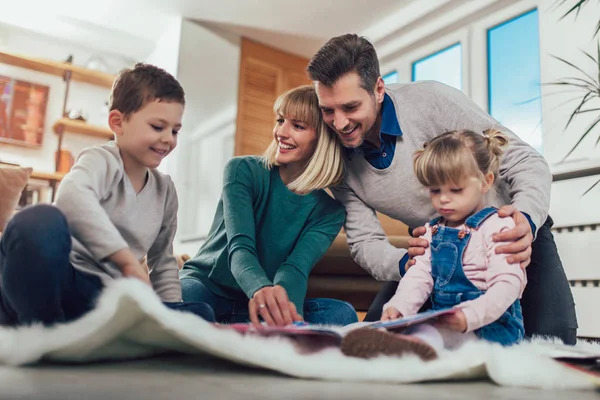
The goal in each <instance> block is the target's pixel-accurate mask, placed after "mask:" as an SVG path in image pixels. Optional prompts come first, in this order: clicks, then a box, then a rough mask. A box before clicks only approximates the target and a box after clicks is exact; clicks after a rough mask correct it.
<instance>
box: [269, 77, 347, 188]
mask: <svg viewBox="0 0 600 400" xmlns="http://www.w3.org/2000/svg"><path fill="white" fill-rule="evenodd" d="M273 110H274V111H275V115H276V116H277V115H282V116H284V117H285V118H288V119H296V120H299V121H302V122H304V123H305V124H307V125H309V126H310V127H311V128H314V129H315V131H316V132H317V146H316V148H315V152H314V153H313V155H312V157H311V158H310V159H309V160H308V162H307V164H306V168H305V169H304V172H303V173H302V174H301V175H300V176H299V177H298V178H296V179H295V180H294V181H293V182H291V183H289V184H288V185H287V187H288V189H290V190H292V191H294V192H297V193H308V192H311V191H313V190H318V189H324V188H326V187H328V186H334V185H337V184H338V183H340V181H341V180H342V178H343V177H344V161H343V158H342V147H341V145H340V143H339V142H338V140H337V138H336V136H335V133H334V132H332V131H331V130H330V129H329V127H328V126H327V125H325V123H324V122H323V117H322V115H321V111H320V110H319V100H318V98H317V93H316V92H315V89H314V87H312V86H309V85H305V86H299V87H297V88H294V89H291V90H289V91H287V92H285V93H284V94H282V95H281V96H279V98H278V99H277V101H276V102H275V105H274V106H273ZM278 146H279V143H278V142H277V140H276V139H273V141H272V142H271V144H270V145H269V147H268V148H267V150H266V151H265V153H264V154H263V158H264V162H265V166H266V167H267V168H269V169H271V168H272V167H273V166H279V164H278V163H277V160H276V159H275V157H276V155H277V147H278Z"/></svg>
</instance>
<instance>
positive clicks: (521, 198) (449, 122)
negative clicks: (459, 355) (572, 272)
mask: <svg viewBox="0 0 600 400" xmlns="http://www.w3.org/2000/svg"><path fill="white" fill-rule="evenodd" d="M308 74H309V76H310V77H311V79H312V80H313V81H314V83H315V88H316V91H317V95H318V97H319V106H320V108H321V111H322V113H323V118H324V120H325V122H326V123H327V125H329V127H331V128H332V129H333V130H334V131H335V132H336V133H337V135H338V137H339V139H340V141H341V143H342V144H343V145H344V146H345V147H346V148H347V151H346V166H347V172H346V177H345V180H344V183H343V184H342V185H340V186H338V187H336V188H334V189H333V190H332V191H333V193H334V195H335V197H336V198H337V199H338V200H339V201H340V202H342V203H343V204H344V206H345V207H346V211H347V218H346V223H345V231H346V234H347V237H348V244H349V246H350V252H351V254H352V257H353V258H354V260H355V261H356V262H357V263H358V264H359V265H361V266H362V267H363V268H365V269H366V270H367V271H368V272H370V273H371V275H372V276H373V277H375V278H376V279H378V280H385V281H391V282H389V283H388V284H386V285H385V287H384V288H383V289H382V291H381V292H380V293H379V294H378V295H377V297H376V299H375V301H374V303H373V304H372V305H371V308H370V310H369V313H368V315H367V320H377V319H379V318H380V317H381V310H382V306H383V304H384V303H385V302H387V300H389V298H390V297H391V296H392V295H393V293H394V292H395V289H396V286H397V281H398V280H399V279H400V278H401V276H402V275H403V274H404V273H405V271H406V268H407V267H409V266H410V265H411V263H410V262H408V261H409V257H414V256H416V255H419V254H423V253H424V247H427V246H428V243H427V242H426V241H425V240H422V239H411V241H410V242H409V244H410V246H411V248H410V249H409V250H408V251H406V250H404V249H398V248H395V247H393V246H392V245H391V244H390V243H389V241H388V240H387V238H386V236H385V233H384V232H383V229H382V228H381V224H380V223H379V220H378V219H377V216H376V213H375V212H376V211H379V212H381V213H383V214H386V215H389V216H390V217H392V218H395V219H398V220H400V221H402V222H403V223H405V224H407V225H408V226H409V227H411V228H417V229H415V230H414V232H413V236H418V235H420V234H422V233H424V228H422V225H424V224H425V222H427V221H429V220H430V219H431V218H432V217H433V216H434V209H433V207H432V206H431V203H430V201H429V198H428V194H427V191H426V190H425V189H424V188H423V187H422V186H421V185H420V184H419V182H418V181H417V179H416V177H415V176H414V174H413V170H412V156H413V153H414V152H415V151H416V150H418V149H420V148H422V146H423V144H424V143H425V142H427V141H429V140H431V139H433V138H434V137H436V136H438V135H440V134H442V133H444V132H446V131H451V130H459V129H469V130H472V131H475V132H483V131H484V130H486V129H488V128H492V127H494V128H496V129H499V130H501V131H502V132H503V133H504V134H505V135H506V136H508V137H509V139H510V142H509V145H508V147H507V148H506V151H505V154H504V156H503V160H502V164H501V167H500V179H499V182H498V186H497V193H496V199H495V205H496V206H503V207H502V208H501V209H500V211H499V214H500V216H503V217H505V216H512V217H513V219H514V221H515V224H516V227H515V228H514V229H512V230H510V231H506V232H503V233H501V234H498V235H496V237H494V240H495V241H509V242H513V243H511V244H510V245H506V246H499V247H498V250H497V251H498V252H500V253H506V254H507V257H508V261H509V262H520V263H521V266H522V267H523V268H525V267H527V266H528V265H529V264H530V265H529V267H528V268H527V270H526V271H527V277H528V285H527V287H526V289H525V293H524V295H523V298H522V307H523V316H524V321H525V331H526V334H527V336H533V335H544V336H554V337H559V338H561V339H562V340H563V341H564V342H565V343H569V344H574V343H575V342H576V331H577V320H576V316H575V306H574V302H573V297H572V294H571V290H570V288H569V284H568V281H567V279H566V276H565V273H564V270H563V267H562V264H561V261H560V258H559V256H558V252H557V249H556V245H555V243H554V238H553V236H552V233H551V231H550V228H551V226H552V219H551V218H550V217H549V216H548V208H549V205H550V184H551V181H552V176H551V174H550V171H549V169H548V165H547V164H546V162H545V160H544V159H543V157H542V156H541V155H539V154H538V153H537V152H536V151H535V150H534V149H533V148H531V147H530V146H529V145H527V144H526V143H525V142H523V141H522V140H520V139H519V138H518V137H517V136H516V135H515V134H514V133H513V132H511V131H510V130H508V129H507V128H506V127H504V126H502V125H500V124H499V123H498V122H497V121H496V120H494V119H493V118H492V117H491V116H490V115H488V114H487V113H485V112H484V111H483V110H481V109H480V108H479V107H478V106H477V105H476V104H475V103H473V102H472V101H471V100H470V99H469V98H468V97H467V96H466V95H464V94H463V93H462V92H460V91H458V90H456V89H453V88H451V87H449V86H446V85H444V84H441V83H439V82H431V81H429V82H416V83H410V84H404V85H391V86H389V87H385V85H384V83H383V80H382V78H381V76H380V72H379V62H378V59H377V53H376V52H375V49H374V47H373V45H372V44H371V43H370V42H369V41H368V40H366V39H364V38H361V37H359V36H357V35H354V34H346V35H342V36H338V37H335V38H333V39H331V40H329V41H328V42H327V43H326V44H325V45H324V46H323V47H322V48H321V49H320V50H319V51H318V52H317V53H316V54H315V56H314V57H313V58H312V60H311V61H310V63H309V65H308ZM507 204H510V205H507ZM532 242H533V243H532Z"/></svg>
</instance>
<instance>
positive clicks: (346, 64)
mask: <svg viewBox="0 0 600 400" xmlns="http://www.w3.org/2000/svg"><path fill="white" fill-rule="evenodd" d="M307 71H308V75H309V76H310V79H312V80H313V81H318V82H319V83H321V84H323V85H325V86H330V87H331V86H333V85H334V84H335V82H337V80H338V79H340V78H341V77H342V76H344V75H346V74H347V73H349V72H356V73H357V74H358V76H360V81H361V87H362V88H363V89H365V90H366V91H367V92H369V93H370V92H372V91H373V88H374V87H375V83H376V82H377V78H379V76H380V73H379V60H378V59H377V52H376V51H375V48H374V47H373V45H372V44H371V42H369V41H368V40H367V39H365V38H364V37H360V36H358V35H356V34H353V33H348V34H345V35H341V36H336V37H334V38H332V39H330V40H329V41H328V42H327V43H325V45H323V47H321V48H320V49H319V51H317V54H315V55H314V56H313V58H312V60H310V63H309V64H308V68H307Z"/></svg>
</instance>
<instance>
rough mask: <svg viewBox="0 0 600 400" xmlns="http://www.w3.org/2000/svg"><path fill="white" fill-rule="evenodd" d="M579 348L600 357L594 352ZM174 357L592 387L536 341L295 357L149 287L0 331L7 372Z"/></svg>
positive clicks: (303, 371)
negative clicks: (396, 354) (430, 357)
mask: <svg viewBox="0 0 600 400" xmlns="http://www.w3.org/2000/svg"><path fill="white" fill-rule="evenodd" d="M578 346H579V347H580V348H588V349H593V350H596V351H598V352H600V346H597V345H592V344H589V343H580V344H579V345H578ZM173 350H175V351H180V352H183V353H190V354H194V353H200V352H205V353H210V354H212V355H214V356H217V357H222V358H225V359H228V360H232V361H234V362H237V363H240V364H245V365H250V366H256V367H262V368H266V369H270V370H273V371H279V372H281V373H283V374H287V375H290V376H294V377H298V378H309V379H322V380H337V381H353V382H358V381H363V382H388V383H389V382H392V383H410V382H424V381H434V380H458V379H489V380H491V381H493V382H495V383H496V384H498V385H503V386H512V387H527V388H539V389H581V390H592V389H594V388H595V387H596V385H598V382H597V381H596V382H595V381H594V380H592V379H590V378H588V377H587V376H585V375H584V374H581V373H579V372H577V371H575V370H573V369H570V368H567V367H565V366H564V365H562V364H560V363H558V362H556V361H554V360H552V359H551V358H550V357H548V354H549V351H550V350H549V348H548V347H547V346H544V345H543V344H542V343H541V342H535V343H532V342H527V343H522V344H520V345H518V346H514V347H512V348H508V349H506V348H501V347H500V346H497V345H493V344H489V343H484V342H472V343H468V344H466V345H465V346H463V347H462V348H461V349H459V350H457V351H454V352H451V353H450V352H449V353H444V354H442V355H441V357H440V358H439V359H438V360H435V361H431V362H422V361H420V360H419V359H417V358H415V357H403V358H392V357H380V358H377V359H372V360H362V359H356V358H349V357H346V356H344V355H343V354H342V353H341V352H340V351H339V350H338V349H337V348H328V349H326V350H322V351H320V352H316V353H312V354H301V353H300V352H298V350H297V347H295V346H294V345H292V343H291V342H290V341H289V340H288V339H285V338H277V337H270V338H266V337H258V336H244V335H241V334H239V333H237V332H234V331H231V330H224V329H220V328H217V327H215V326H213V325H211V324H209V323H207V322H205V321H203V320H202V319H200V318H197V317H195V316H194V315H191V314H185V313H181V312H178V311H172V310H169V309H167V308H166V307H164V306H163V305H162V304H161V302H160V300H159V299H158V297H157V296H156V295H155V294H154V292H153V291H152V290H151V289H150V288H149V287H147V286H145V285H144V284H142V283H140V282H137V281H134V280H125V279H124V280H120V281H116V282H115V283H114V284H113V285H111V286H110V287H108V288H107V289H106V290H105V292H104V293H103V295H102V296H101V298H100V300H99V302H98V307H97V308H96V309H95V310H94V311H92V312H91V313H89V314H88V315H86V316H85V317H83V318H81V319H79V320H77V321H74V322H72V323H69V324H64V325H59V326H55V327H52V328H44V327H42V326H31V327H20V328H17V329H10V328H0V363H3V364H6V365H14V366H18V365H25V364H32V363H36V362H38V361H40V360H50V361H68V362H88V361H98V360H116V359H118V360H122V359H129V358H137V357H144V356H151V355H155V354H160V353H163V352H165V351H173Z"/></svg>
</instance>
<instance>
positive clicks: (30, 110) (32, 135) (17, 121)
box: [0, 76, 50, 147]
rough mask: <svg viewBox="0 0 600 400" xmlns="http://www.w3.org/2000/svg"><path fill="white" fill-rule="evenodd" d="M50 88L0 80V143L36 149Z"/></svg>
mask: <svg viewBox="0 0 600 400" xmlns="http://www.w3.org/2000/svg"><path fill="white" fill-rule="evenodd" d="M49 91H50V88H49V87H48V86H44V85H38V84H36V83H31V82H26V81H21V80H17V79H13V78H9V77H6V76H0V142H4V143H10V144H16V145H21V146H29V147H39V146H41V145H42V140H43V138H44V124H45V120H46V106H47V104H48V93H49Z"/></svg>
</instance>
